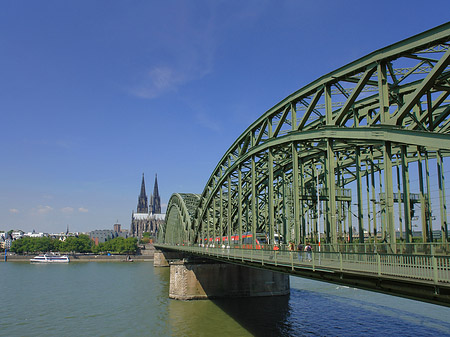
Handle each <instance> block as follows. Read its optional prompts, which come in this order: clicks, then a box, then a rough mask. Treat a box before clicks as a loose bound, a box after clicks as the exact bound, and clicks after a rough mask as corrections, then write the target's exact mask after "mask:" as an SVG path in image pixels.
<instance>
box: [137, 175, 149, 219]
mask: <svg viewBox="0 0 450 337" xmlns="http://www.w3.org/2000/svg"><path fill="white" fill-rule="evenodd" d="M136 213H148V204H147V194H145V181H144V173H142V184H141V194H140V195H139V197H138V204H137V210H136Z"/></svg>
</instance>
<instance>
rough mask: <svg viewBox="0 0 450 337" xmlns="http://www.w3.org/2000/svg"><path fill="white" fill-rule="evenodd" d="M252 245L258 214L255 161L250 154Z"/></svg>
mask: <svg viewBox="0 0 450 337" xmlns="http://www.w3.org/2000/svg"><path fill="white" fill-rule="evenodd" d="M251 170H252V172H251V175H252V197H251V198H252V234H253V235H252V237H253V239H252V245H253V247H255V245H256V224H257V220H258V215H257V214H256V212H257V210H256V163H255V155H253V156H252V168H251Z"/></svg>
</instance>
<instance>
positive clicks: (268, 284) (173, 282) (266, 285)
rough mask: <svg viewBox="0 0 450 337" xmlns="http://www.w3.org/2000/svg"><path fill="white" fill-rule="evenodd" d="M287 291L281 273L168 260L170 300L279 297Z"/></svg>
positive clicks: (285, 279) (204, 262)
mask: <svg viewBox="0 0 450 337" xmlns="http://www.w3.org/2000/svg"><path fill="white" fill-rule="evenodd" d="M289 292H290V283H289V275H286V274H282V273H277V272H273V271H269V270H262V269H255V268H249V267H244V266H239V265H234V264H229V263H220V262H212V261H205V260H203V261H196V260H194V261H188V260H180V261H173V262H171V263H170V287H169V297H170V298H173V299H178V300H195V299H207V298H219V297H253V296H279V295H288V294H289Z"/></svg>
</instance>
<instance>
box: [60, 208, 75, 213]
mask: <svg viewBox="0 0 450 337" xmlns="http://www.w3.org/2000/svg"><path fill="white" fill-rule="evenodd" d="M61 212H63V213H65V214H69V213H72V212H73V207H64V208H61Z"/></svg>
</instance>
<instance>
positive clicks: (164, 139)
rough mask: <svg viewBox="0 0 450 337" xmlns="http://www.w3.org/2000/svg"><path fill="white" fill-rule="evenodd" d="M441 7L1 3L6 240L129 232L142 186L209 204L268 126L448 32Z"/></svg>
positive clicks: (1, 220) (1, 197)
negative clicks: (251, 140) (421, 37)
mask: <svg viewBox="0 0 450 337" xmlns="http://www.w3.org/2000/svg"><path fill="white" fill-rule="evenodd" d="M449 12H450V3H449V2H448V0H443V1H427V2H426V4H424V2H423V1H415V0H414V1H392V0H391V1H321V0H315V1H281V0H278V1H263V0H258V1H233V0H232V1H199V0H193V1H149V0H146V1H138V0H136V1H115V0H104V1H93V0H77V1H35V0H33V1H31V0H30V1H22V0H5V1H2V2H1V3H0V142H1V144H2V146H1V147H0V158H1V166H0V173H1V174H0V230H9V229H18V228H20V229H23V230H26V231H28V230H32V229H35V230H36V231H45V232H60V231H64V230H65V229H66V227H67V225H69V226H70V229H71V230H72V231H89V230H93V229H104V228H112V226H113V224H114V223H115V222H116V221H117V220H118V221H119V223H121V224H122V226H123V227H124V228H129V226H130V222H131V212H132V210H133V209H135V208H136V205H137V197H138V194H139V191H140V183H141V175H142V173H143V172H145V177H146V183H147V192H149V193H151V192H152V190H153V181H154V175H155V174H156V173H157V174H158V182H159V190H160V195H161V197H162V203H163V205H164V206H165V205H166V204H167V202H168V199H169V198H170V195H171V194H172V193H174V192H192V193H201V192H202V190H203V187H204V185H205V183H206V181H207V180H208V178H209V175H210V174H211V172H212V171H213V169H214V167H215V166H216V164H217V162H218V161H219V159H220V158H221V157H222V155H223V153H224V152H225V151H226V150H227V149H228V147H229V146H230V145H231V144H232V143H233V141H234V140H235V139H236V138H237V137H238V136H239V135H240V134H241V133H242V132H243V131H244V130H245V129H246V128H247V127H248V125H250V124H251V123H252V122H253V121H254V120H255V119H256V118H257V117H259V116H260V115H261V114H262V113H264V112H265V111H266V110H268V109H269V108H270V107H272V106H273V105H275V104H276V103H277V102H279V101H280V100H281V99H283V98H284V97H286V96H288V95H289V94H290V93H292V92H294V91H295V90H297V89H299V88H301V87H303V86H304V85H306V84H308V83H309V82H311V81H313V80H315V79H316V78H318V77H320V76H322V75H324V74H326V73H328V72H330V71H332V70H334V69H336V68H338V67H340V66H343V65H345V64H347V63H349V62H351V61H353V60H355V59H357V58H359V57H362V56H364V55H366V54H368V53H370V52H372V51H374V50H377V49H379V48H382V47H385V46H387V45H389V44H392V43H395V42H397V41H399V40H402V39H405V38H408V37H410V36H412V35H415V34H418V33H420V32H422V31H424V30H427V29H430V28H433V27H435V26H438V25H440V24H442V23H445V22H446V21H448V18H449V17H448V13H449Z"/></svg>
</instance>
